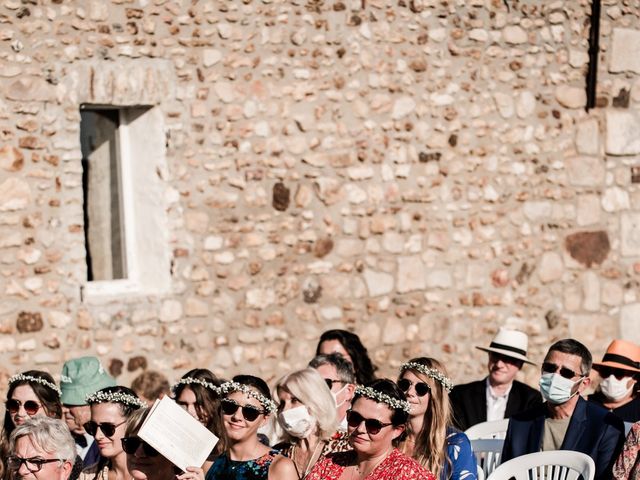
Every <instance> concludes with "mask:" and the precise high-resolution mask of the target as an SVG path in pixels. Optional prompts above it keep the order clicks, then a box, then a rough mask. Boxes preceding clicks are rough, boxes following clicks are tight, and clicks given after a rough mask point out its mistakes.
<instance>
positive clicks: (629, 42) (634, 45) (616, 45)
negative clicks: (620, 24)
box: [609, 28, 640, 73]
mask: <svg viewBox="0 0 640 480" xmlns="http://www.w3.org/2000/svg"><path fill="white" fill-rule="evenodd" d="M610 55H611V56H610V61H609V71H610V72H613V73H620V72H633V73H640V30H634V29H630V28H614V29H613V34H612V36H611V54H610Z"/></svg>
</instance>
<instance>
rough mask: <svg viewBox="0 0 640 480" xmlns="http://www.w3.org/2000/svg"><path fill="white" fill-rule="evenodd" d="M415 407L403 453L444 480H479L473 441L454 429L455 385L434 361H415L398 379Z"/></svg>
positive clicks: (400, 443) (410, 415)
mask: <svg viewBox="0 0 640 480" xmlns="http://www.w3.org/2000/svg"><path fill="white" fill-rule="evenodd" d="M398 386H399V387H400V390H402V391H403V392H405V394H406V396H407V401H408V402H409V405H410V406H411V410H410V412H409V424H408V425H409V426H408V429H407V436H406V437H405V439H404V440H403V441H401V442H398V447H399V448H400V451H402V452H403V453H405V454H406V455H409V456H411V457H413V458H414V459H416V460H417V461H418V462H420V464H422V465H423V466H424V467H425V468H426V469H427V470H429V471H431V472H433V473H434V475H435V476H436V478H439V479H440V480H447V479H453V480H458V479H467V480H475V479H476V475H477V467H476V459H475V456H474V455H473V451H472V450H471V443H470V442H469V438H467V436H466V435H465V434H464V433H463V432H460V431H458V430H456V429H455V428H454V427H452V426H451V424H452V421H451V406H450V403H449V392H450V391H451V389H452V388H453V383H452V382H451V380H450V379H449V378H448V377H447V373H446V370H445V369H444V367H443V366H442V364H441V363H440V362H438V361H437V360H435V359H433V358H425V357H420V358H414V359H412V360H410V361H409V362H407V363H405V364H403V365H402V367H401V368H400V377H399V378H398Z"/></svg>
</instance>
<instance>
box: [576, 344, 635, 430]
mask: <svg viewBox="0 0 640 480" xmlns="http://www.w3.org/2000/svg"><path fill="white" fill-rule="evenodd" d="M593 369H594V370H595V371H596V372H598V374H599V375H600V378H602V380H601V382H600V385H599V386H598V391H597V392H596V393H594V394H592V395H589V397H587V398H588V399H589V400H590V401H592V402H596V403H598V404H600V405H602V406H603V407H605V408H606V409H608V410H609V411H611V412H613V413H614V414H615V415H617V416H618V417H620V418H621V419H622V420H623V421H625V422H630V423H634V422H637V421H638V420H640V395H638V378H640V346H638V345H636V344H635V343H633V342H629V341H626V340H614V341H613V342H611V345H609V347H608V348H607V351H606V353H605V354H604V357H602V361H601V362H594V363H593Z"/></svg>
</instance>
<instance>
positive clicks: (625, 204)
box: [601, 187, 630, 213]
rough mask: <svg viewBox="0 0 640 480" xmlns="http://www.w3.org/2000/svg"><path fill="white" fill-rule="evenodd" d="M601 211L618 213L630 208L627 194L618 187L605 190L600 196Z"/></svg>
mask: <svg viewBox="0 0 640 480" xmlns="http://www.w3.org/2000/svg"><path fill="white" fill-rule="evenodd" d="M601 204H602V209H603V210H604V211H605V212H610V213H612V212H619V211H621V210H628V209H629V208H630V202H629V192H627V191H626V190H623V189H622V188H620V187H611V188H607V189H606V190H605V191H604V194H603V195H602V200H601Z"/></svg>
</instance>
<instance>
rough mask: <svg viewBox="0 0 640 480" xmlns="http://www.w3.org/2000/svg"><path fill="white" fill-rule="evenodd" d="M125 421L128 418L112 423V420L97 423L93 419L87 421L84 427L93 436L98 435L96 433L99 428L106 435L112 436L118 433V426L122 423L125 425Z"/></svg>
mask: <svg viewBox="0 0 640 480" xmlns="http://www.w3.org/2000/svg"><path fill="white" fill-rule="evenodd" d="M125 423H127V421H126V420H125V421H124V422H121V423H118V424H115V423H111V422H104V423H96V422H94V421H93V420H90V421H88V422H87V423H85V424H84V425H83V427H84V429H85V430H86V432H87V433H88V434H89V435H91V436H92V437H95V436H96V433H98V428H99V429H100V430H101V431H102V433H104V436H105V437H108V438H111V437H113V435H114V434H115V433H116V428H118V427H119V426H120V425H124V424H125Z"/></svg>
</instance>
